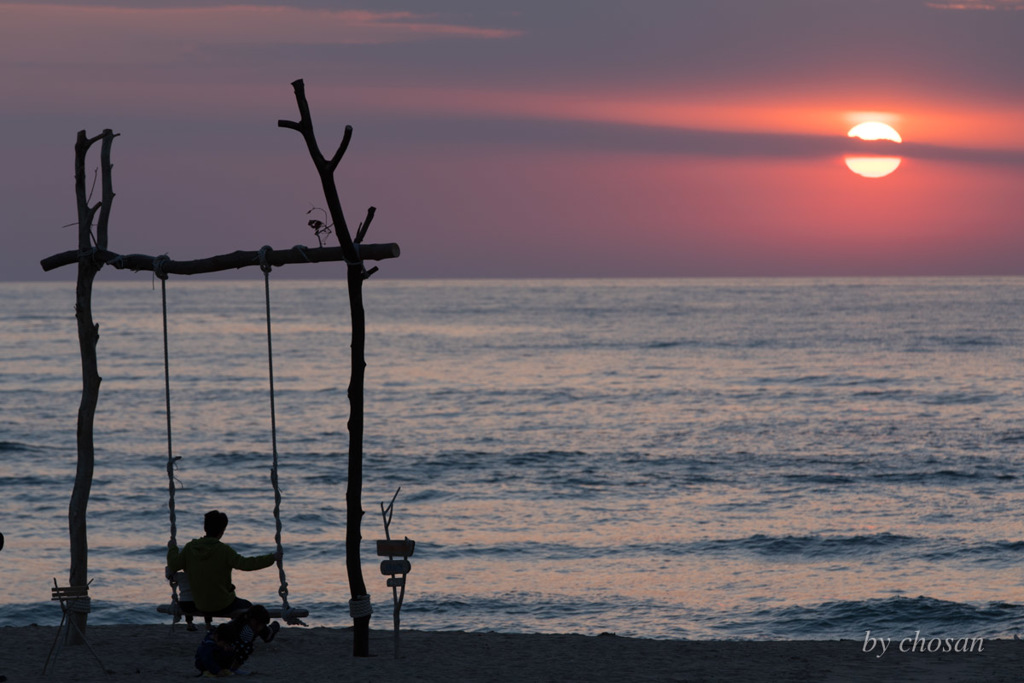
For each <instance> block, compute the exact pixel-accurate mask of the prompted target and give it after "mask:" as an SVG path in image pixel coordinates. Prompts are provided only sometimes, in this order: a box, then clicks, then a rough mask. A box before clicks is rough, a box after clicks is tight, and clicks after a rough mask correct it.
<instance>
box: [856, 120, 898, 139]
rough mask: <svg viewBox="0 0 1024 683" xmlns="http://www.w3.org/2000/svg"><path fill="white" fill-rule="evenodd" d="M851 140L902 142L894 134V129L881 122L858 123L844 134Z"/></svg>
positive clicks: (895, 133)
mask: <svg viewBox="0 0 1024 683" xmlns="http://www.w3.org/2000/svg"><path fill="white" fill-rule="evenodd" d="M846 135H847V136H848V137H851V138H860V139H861V140H891V141H892V142H903V138H901V137H900V134H899V133H897V132H896V129H895V128H893V127H892V126H890V125H889V124H888V123H882V122H881V121H865V122H864V123H858V124H857V125H856V126H854V127H853V128H851V129H850V132H848V133H847V134H846Z"/></svg>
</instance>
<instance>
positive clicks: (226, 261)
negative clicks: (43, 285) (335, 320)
mask: <svg viewBox="0 0 1024 683" xmlns="http://www.w3.org/2000/svg"><path fill="white" fill-rule="evenodd" d="M81 254H82V252H79V251H65V252H62V253H60V254H54V255H53V256H48V257H46V258H44V259H43V260H42V261H40V265H42V267H43V270H45V271H50V270H54V269H55V268H60V267H61V266H67V265H70V264H72V263H78V261H79V257H80V256H81ZM86 254H87V255H88V254H91V255H92V258H93V260H95V261H96V263H98V264H99V265H101V266H102V265H109V266H112V267H114V268H117V269H119V270H135V271H137V270H154V264H155V263H157V262H158V261H159V263H160V266H159V267H160V270H162V271H163V272H164V273H167V274H169V275H199V274H200V273H215V272H218V271H222V270H232V269H238V268H245V267H247V266H258V265H260V252H259V251H233V252H231V253H230V254H220V255H218V256H210V257H208V258H202V259H195V260H191V261H174V260H171V259H167V258H165V257H163V256H147V255H145V254H116V253H114V252H112V251H108V250H106V249H93V248H91V247H90V248H88V249H87V250H86ZM399 254H400V250H399V248H398V245H397V244H361V245H359V258H361V259H364V260H370V261H383V260H385V259H391V258H398V256H399ZM344 260H346V259H345V254H344V253H343V251H342V249H341V247H317V248H308V249H307V248H305V247H292V248H291V249H281V250H270V249H268V250H267V261H268V263H270V265H272V266H284V265H288V264H295V263H323V262H328V261H344Z"/></svg>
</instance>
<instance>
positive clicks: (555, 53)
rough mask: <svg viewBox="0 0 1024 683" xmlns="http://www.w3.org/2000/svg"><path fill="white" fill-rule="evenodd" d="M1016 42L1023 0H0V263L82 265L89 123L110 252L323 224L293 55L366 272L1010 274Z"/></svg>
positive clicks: (280, 241)
mask: <svg viewBox="0 0 1024 683" xmlns="http://www.w3.org/2000/svg"><path fill="white" fill-rule="evenodd" d="M1022 65H1024V0H662V1H647V0H621V1H618V0H616V1H612V0H593V1H591V2H581V1H575V2H568V1H560V0H523V1H521V2H480V1H479V0H416V1H413V0H373V1H368V2H363V3H355V2H338V1H336V0H302V1H293V2H287V1H284V0H277V1H267V2H252V1H249V2H246V1H245V0H238V1H237V2H233V3H230V4H219V3H216V2H204V1H203V2H201V1H199V0H193V1H191V2H158V1H152V2H143V1H136V0H120V1H112V2H105V3H100V2H91V1H85V0H77V1H76V0H72V1H69V2H65V3H61V4H51V3H48V2H39V1H37V0H32V1H31V2H29V1H25V2H3V1H2V0H0V93H2V95H0V97H2V98H3V106H2V107H0V154H2V160H3V165H2V170H0V225H2V230H3V236H4V241H5V246H4V248H3V249H2V250H0V259H2V261H0V262H2V270H0V279H4V280H60V279H72V278H73V277H74V268H73V267H69V268H64V269H62V270H61V271H59V272H54V273H44V272H43V271H42V270H41V268H40V267H39V260H40V259H41V258H43V257H45V256H48V255H50V254H53V253H55V252H60V251H65V250H67V249H72V248H74V247H75V246H76V244H77V235H76V231H75V228H73V227H70V228H68V227H62V226H64V225H66V224H68V223H71V222H73V221H74V220H75V197H74V186H73V165H74V142H75V136H76V133H77V131H79V130H81V129H85V130H86V131H87V132H88V133H89V134H91V135H94V134H98V133H100V132H101V131H102V129H103V128H112V129H113V130H114V131H115V132H116V133H119V134H120V137H119V138H117V140H116V141H115V143H114V148H113V160H114V178H113V181H114V189H115V192H116V193H117V197H116V199H115V201H114V205H113V213H112V217H111V224H110V248H111V249H112V250H113V251H117V252H122V253H132V252H141V253H148V254H153V255H157V254H161V253H167V254H169V255H170V256H171V257H172V258H175V259H191V258H200V257H205V256H212V255H214V254H220V253H226V252H230V251H234V250H236V249H257V248H259V247H260V246H261V245H263V244H270V245H271V246H274V247H277V248H287V247H291V246H293V245H295V244H306V245H315V244H316V238H315V236H314V235H313V233H312V231H311V230H310V229H309V228H308V227H307V226H306V221H307V220H308V219H309V218H310V216H307V213H306V212H307V211H308V210H309V209H310V208H311V207H319V206H324V201H323V196H322V193H321V190H320V186H319V182H318V180H317V177H316V175H315V173H314V171H313V167H312V163H311V162H310V160H309V157H308V154H307V152H306V149H305V146H304V143H303V141H302V139H301V137H300V136H299V134H298V133H296V132H295V131H291V130H287V129H282V128H278V127H277V121H278V120H279V119H293V120H294V119H297V118H298V113H297V110H296V105H295V98H294V95H293V91H292V87H291V85H290V83H291V82H292V81H293V80H295V79H298V78H302V79H304V81H305V83H306V91H307V95H308V98H309V102H310V107H311V111H312V117H313V122H314V126H315V128H316V132H317V135H318V137H319V140H320V144H321V147H322V148H323V149H324V150H325V152H327V153H328V154H329V153H330V152H332V151H333V150H334V149H335V148H336V146H337V144H338V142H339V141H340V140H341V136H342V133H343V131H344V127H345V125H346V124H350V125H352V126H353V128H354V135H353V140H352V144H351V146H350V147H349V151H348V153H347V155H346V156H345V159H344V160H343V161H342V163H341V166H340V167H339V169H338V173H337V175H336V177H337V180H338V186H339V189H340V191H341V196H342V201H343V203H344V206H345V210H346V216H347V218H348V220H349V222H350V224H352V225H353V226H354V225H355V224H356V223H358V221H359V220H361V219H362V217H363V216H364V214H365V212H366V208H367V207H368V206H370V205H374V206H376V207H377V216H376V218H375V220H374V224H373V227H372V229H371V230H370V234H369V236H368V237H367V240H366V241H367V242H397V243H399V244H400V245H401V247H402V256H401V258H399V259H398V260H395V261H390V262H387V263H385V264H382V273H381V275H382V276H384V277H579V276H586V277H606V276H607V277H613V276H614V277H623V276H629V277H634V276H636V277H649V276H656V277H691V276H828V275H838V276H847V275H851V276H859V275H989V274H991V275H1011V274H1024V75H1022V73H1024V72H1022ZM868 120H876V121H882V122H885V123H888V124H890V125H891V126H893V127H894V128H895V129H896V130H898V131H899V133H900V135H901V137H902V139H903V142H902V143H901V144H900V145H899V146H898V147H896V148H895V151H893V148H894V147H895V143H874V144H873V145H872V144H870V143H860V144H859V145H854V144H853V142H854V141H851V140H850V139H849V138H847V137H846V133H847V131H848V130H849V129H850V128H851V127H852V126H853V125H854V124H856V123H860V122H862V121H868ZM865 148H867V150H866V152H865ZM98 151H99V150H98V145H97V148H96V149H95V152H94V156H92V157H90V161H89V164H88V168H89V169H90V173H91V172H92V169H95V168H97V167H98V165H99V161H98V159H99V157H98ZM864 153H868V154H874V153H885V154H896V155H898V156H899V157H900V159H901V162H900V165H899V167H898V168H897V170H896V171H895V172H893V173H892V174H891V175H888V176H886V177H884V178H864V177H861V176H859V175H857V174H855V173H853V172H852V171H851V170H849V169H848V168H847V165H846V163H845V162H844V157H845V156H848V155H851V154H864ZM96 196H97V197H98V196H99V191H98V190H97V192H96ZM332 244H334V242H332ZM338 269H339V266H337V265H336V264H331V265H321V266H315V267H308V268H307V267H305V266H289V267H287V268H285V269H284V271H285V272H287V274H288V276H291V277H324V276H334V275H336V274H339V273H338ZM112 273H113V271H112V269H110V270H109V272H108V269H105V270H104V272H103V273H102V274H101V276H100V277H101V278H109V277H119V278H123V277H126V275H123V274H122V275H117V274H112ZM235 276H236V277H237V276H239V275H238V274H236V275H235ZM132 277H143V276H140V275H135V276H132ZM378 277H379V276H378Z"/></svg>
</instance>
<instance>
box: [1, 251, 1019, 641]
mask: <svg viewBox="0 0 1024 683" xmlns="http://www.w3.org/2000/svg"><path fill="white" fill-rule="evenodd" d="M111 275H114V277H110V276H111ZM364 293H365V302H366V316H367V344H366V361H367V368H366V391H365V400H366V427H365V428H366V434H365V440H364V444H365V462H364V482H363V507H364V509H365V511H366V514H365V516H364V518H363V523H362V533H363V538H364V542H363V544H362V556H363V564H362V567H363V574H364V577H365V579H366V583H367V586H368V590H369V592H370V593H371V594H372V597H373V604H374V618H373V621H372V622H371V626H372V627H374V628H390V627H391V624H392V593H391V589H389V588H387V587H386V585H385V579H386V577H384V576H382V575H381V573H380V571H379V568H378V563H379V561H380V559H381V558H378V557H377V556H376V554H375V547H374V543H373V541H374V540H376V539H379V538H383V537H384V527H383V523H382V515H381V503H382V502H383V503H387V502H388V501H390V500H391V499H392V497H393V496H395V493H396V491H399V489H400V491H399V492H398V495H397V498H396V499H395V506H394V516H393V519H392V521H391V527H390V532H391V535H392V536H394V537H398V538H402V537H408V538H411V539H413V540H415V541H416V552H415V554H414V556H413V557H412V558H411V559H410V561H411V563H412V569H411V572H410V573H409V576H408V582H407V592H406V596H405V602H404V605H403V607H402V611H401V615H402V627H403V628H416V629H423V630H463V631H500V632H521V633H533V632H540V633H583V634H600V633H605V632H610V633H616V634H618V635H620V636H639V637H649V638H662V639H665V638H676V639H684V638H685V639H725V638H728V639H834V638H852V639H864V638H865V634H866V632H867V631H871V632H872V634H873V635H879V634H880V635H889V636H892V637H902V636H912V635H914V633H915V632H920V633H921V635H922V637H925V636H926V637H943V638H945V637H952V638H959V637H966V636H971V637H987V638H991V637H1012V636H1013V635H1016V634H1017V633H1019V632H1020V630H1021V628H1022V625H1024V607H1022V604H1024V594H1022V580H1021V575H1022V567H1021V560H1022V558H1024V526H1022V520H1021V510H1022V509H1024V471H1022V464H1024V458H1022V446H1024V419H1022V418H1024V354H1022V350H1024V316H1022V313H1024V278H976V279H972V278H949V279H910V278H908V279H680V280H643V279H637V280H515V281H511V280H397V281H396V280H387V279H385V278H383V277H381V276H379V275H378V276H376V277H374V278H371V279H370V280H369V281H367V282H366V284H365V289H364ZM263 296H264V289H263V280H262V276H261V275H260V274H259V273H258V272H257V273H256V274H255V276H254V277H252V278H249V279H246V280H244V281H243V280H233V281H225V280H209V279H207V280H200V279H189V278H173V277H172V279H171V280H169V282H168V292H167V297H168V309H169V313H168V315H169V329H170V331H169V344H170V351H169V356H170V373H171V401H172V410H171V414H172V428H173V454H174V455H175V456H180V458H181V459H180V461H179V462H178V467H177V470H176V477H177V482H178V484H177V486H178V489H177V490H176V494H175V501H176V510H177V528H178V534H177V540H178V542H179V543H180V544H183V543H185V542H186V541H188V540H189V539H191V538H193V537H197V536H201V535H202V518H203V514H204V513H205V512H206V511H207V510H210V509H214V508H216V509H219V510H223V511H225V512H227V513H228V515H229V517H230V520H231V522H230V525H229V527H228V530H227V533H226V534H225V537H224V540H225V541H226V542H228V543H230V544H232V545H233V546H234V547H235V548H236V549H237V550H239V551H240V552H242V553H243V554H257V553H265V552H270V551H271V550H272V549H273V547H274V518H273V506H274V496H273V490H272V486H271V483H270V477H269V470H270V466H271V460H272V448H271V434H270V401H269V389H268V374H267V370H268V364H267V360H268V359H267V339H266V322H265V318H264V312H265V309H264V306H265V304H264V299H263ZM271 297H272V302H271V307H272V311H273V313H272V316H273V330H274V337H273V349H274V358H273V362H274V382H275V390H276V391H275V406H276V422H277V443H278V452H279V458H280V485H281V488H282V496H283V497H282V503H281V517H282V525H283V534H282V541H283V545H284V548H285V562H284V566H285V570H286V572H287V581H288V585H289V601H290V603H291V605H292V606H296V607H302V608H306V609H308V610H309V611H310V617H309V618H308V619H306V622H307V623H308V624H310V625H317V626H345V625H348V624H350V623H351V620H350V618H349V616H348V607H347V601H348V598H349V589H348V583H347V578H346V572H345V552H344V537H345V488H346V480H347V452H348V433H347V431H346V420H347V419H348V411H349V407H348V400H347V395H346V391H347V386H348V381H349V345H350V336H349V314H348V298H347V293H346V290H345V283H344V281H343V280H338V281H315V282H314V281H295V280H284V279H280V278H279V277H277V273H275V274H272V275H271ZM160 299H161V296H160V287H159V283H158V282H157V283H156V285H155V286H154V283H153V281H152V278H151V277H149V276H147V275H141V274H136V275H131V276H129V275H127V274H123V273H122V274H110V273H108V272H107V271H104V272H103V273H101V274H100V276H99V277H98V280H97V284H96V288H95V291H94V297H93V309H94V316H95V319H96V322H97V323H98V324H99V326H100V340H99V346H98V356H99V367H100V375H101V376H102V377H103V383H102V386H101V389H100V402H99V409H98V413H97V417H96V435H95V443H96V466H95V475H94V481H93V486H92V492H91V497H90V501H89V508H88V525H89V526H88V534H89V576H90V577H91V578H92V579H93V582H92V586H91V590H90V593H91V595H92V613H91V615H90V617H89V620H90V621H89V623H90V624H113V623H140V624H142V623H146V624H149V623H168V624H169V623H170V618H169V617H166V616H164V615H162V614H159V613H157V611H156V607H157V605H161V604H168V603H169V602H170V595H171V593H170V588H169V586H168V584H167V582H166V580H165V578H164V556H165V552H166V546H167V542H168V539H169V533H170V526H169V513H168V481H167V475H166V463H167V457H168V446H167V433H166V415H165V407H164V374H163V373H164V370H163V346H162V327H161V325H162V323H161V304H160ZM0 302H2V303H0V492H2V496H0V532H2V533H3V534H4V535H5V537H6V546H5V547H4V548H3V551H2V552H0V572H2V574H3V580H2V581H0V625H15V626H22V625H28V624H43V625H47V624H51V625H52V624H56V623H57V622H58V621H59V620H60V609H59V607H58V606H57V604H56V603H52V602H50V600H49V588H50V587H51V586H52V584H53V578H54V577H56V578H57V580H58V581H59V582H60V583H62V584H64V583H66V580H67V574H68V569H69V542H68V532H67V511H68V503H69V498H70V494H71V489H72V484H73V481H74V475H75V464H76V446H75V425H76V416H77V410H78V402H79V400H80V397H81V366H80V360H79V349H78V339H77V332H76V325H75V318H74V284H73V283H72V282H47V283H3V284H0ZM235 583H236V585H237V589H238V593H239V595H241V596H242V597H245V598H248V599H250V600H253V601H255V602H261V603H263V604H267V605H270V606H274V605H278V604H279V603H280V599H279V598H278V593H277V591H278V587H279V577H278V574H277V572H276V571H275V570H273V569H268V570H264V571H259V572H248V573H243V572H235Z"/></svg>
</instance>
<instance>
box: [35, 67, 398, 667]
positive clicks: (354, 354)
mask: <svg viewBox="0 0 1024 683" xmlns="http://www.w3.org/2000/svg"><path fill="white" fill-rule="evenodd" d="M292 88H293V90H294V93H295V99H296V104H297V105H298V109H299V115H300V119H299V121H288V120H280V121H278V126H279V127H281V128H289V129H292V130H295V131H298V132H299V133H300V134H301V135H302V137H303V140H304V141H305V143H306V147H307V150H308V152H309V155H310V158H311V159H312V161H313V164H314V166H315V167H316V170H317V173H318V175H319V177H320V181H321V186H322V188H323V192H324V197H325V200H326V202H327V210H328V213H329V215H330V218H331V221H332V223H333V226H334V232H335V235H337V238H338V242H339V247H336V248H323V247H321V248H319V249H314V248H309V249H306V248H303V247H294V248H292V249H286V250H280V251H275V250H268V251H267V252H266V254H265V259H266V262H267V263H269V264H270V265H272V266H277V265H285V264H291V263H306V262H310V263H316V262H321V261H344V262H345V264H346V272H347V282H348V295H349V308H350V312H351V316H352V339H351V345H350V348H351V360H352V362H351V376H350V380H349V387H348V398H349V404H350V408H351V412H350V416H349V420H348V431H349V460H348V488H347V491H346V503H347V513H346V534H345V557H346V562H345V564H346V569H347V574H348V579H349V588H350V591H351V594H352V599H351V600H350V602H349V606H350V613H351V615H352V618H353V626H354V638H353V655H354V656H357V657H367V656H369V624H370V613H371V612H372V609H370V608H369V595H368V594H367V592H366V585H365V582H364V580H363V575H362V568H361V566H360V561H359V559H360V551H359V543H360V540H361V533H360V521H361V519H362V516H363V514H364V513H363V510H362V460H363V457H362V456H363V386H364V376H365V367H366V361H365V343H366V322H365V311H364V308H363V298H362V283H363V281H364V280H365V279H366V278H368V277H370V276H371V275H372V274H373V273H374V272H376V270H377V267H376V266H374V267H372V268H370V269H369V270H368V269H366V267H365V266H364V261H366V260H384V259H389V258H397V257H398V256H399V254H400V250H399V247H398V245H397V244H393V243H392V244H377V245H374V244H362V241H363V238H364V237H365V236H366V232H367V230H368V229H369V227H370V223H371V221H372V220H373V216H374V213H375V208H374V207H370V208H369V209H368V210H367V214H366V218H365V220H364V221H363V222H362V223H361V224H360V225H359V227H358V229H357V231H356V234H355V236H354V237H353V236H352V235H351V234H350V233H349V229H348V224H347V223H346V221H345V215H344V212H343V211H342V206H341V200H340V198H339V195H338V189H337V185H336V183H335V179H334V171H335V169H336V168H337V166H338V164H339V163H340V161H341V159H342V157H343V156H344V154H345V151H346V150H347V149H348V145H349V142H350V141H351V138H352V127H351V126H346V127H345V134H344V136H343V138H342V141H341V144H340V145H339V146H338V149H337V151H336V152H335V153H334V155H333V156H332V157H331V158H330V159H327V158H325V157H324V156H323V154H322V153H321V152H320V148H319V145H318V143H317V140H316V135H315V133H314V131H313V123H312V119H311V116H310V112H309V104H308V102H307V100H306V94H305V85H304V83H303V81H302V80H301V79H300V80H296V81H294V82H292ZM115 137H117V135H116V134H115V133H114V132H113V131H112V130H110V129H105V130H104V131H103V132H102V133H101V134H100V135H97V136H95V137H91V138H90V137H88V136H87V135H86V133H85V131H79V133H78V138H77V140H76V143H75V192H76V197H77V206H78V248H77V249H76V250H73V251H65V252H61V253H58V254H54V255H53V256H50V257H47V258H45V259H43V260H42V261H41V265H42V267H43V270H44V271H50V270H53V269H55V268H59V267H62V266H65V265H71V264H73V263H77V264H78V280H77V285H76V303H75V317H76V319H77V321H78V338H79V346H80V349H81V357H82V384H83V388H82V401H81V403H80V405H79V411H78V427H77V445H78V464H77V469H76V474H75V484H74V488H73V490H72V494H71V502H70V503H69V506H68V533H69V537H70V545H71V566H70V570H69V580H68V583H69V586H71V587H76V586H87V585H88V583H89V581H88V537H87V530H86V510H87V507H88V500H89V493H90V490H91V487H92V476H93V468H94V462H95V447H94V431H93V429H94V422H95V414H96V406H97V403H98V400H99V386H100V382H101V381H102V380H101V378H100V376H99V372H98V366H97V356H96V346H97V343H98V340H99V325H97V324H96V323H95V322H94V320H93V317H92V286H93V281H94V280H95V277H96V274H97V273H98V272H99V271H100V269H101V268H102V267H103V266H104V265H110V266H112V267H114V268H118V269H125V268H127V269H130V270H134V271H140V270H148V271H154V272H158V271H162V272H163V273H165V274H181V275H195V274H199V273H212V272H217V271H224V270H230V269H237V268H244V267H248V266H254V265H260V258H259V255H260V252H259V251H235V252H232V253H230V254H221V255H218V256H213V257H209V258H204V259H198V260H192V261H173V260H170V259H168V258H166V257H165V256H158V257H152V256H146V255H141V254H118V253H116V252H113V251H111V250H110V249H109V248H108V240H107V233H108V229H107V228H108V223H109V218H110V209H111V205H112V203H113V200H114V191H113V183H112V180H111V170H112V165H111V163H110V149H111V146H112V144H113V140H114V138H115ZM96 142H101V152H100V155H101V162H100V168H101V176H102V197H101V199H100V201H99V202H97V203H95V204H93V205H90V204H89V201H90V197H89V194H88V193H87V191H86V174H85V158H86V155H87V153H88V151H89V148H90V147H91V146H92V145H93V144H95V143H96ZM97 214H98V219H97V220H96V234H95V237H94V236H93V234H92V226H93V221H94V219H96V218H97ZM68 618H69V619H73V620H74V628H73V629H71V631H72V632H74V633H76V634H78V636H79V638H78V639H77V640H75V641H71V642H75V643H78V644H80V643H81V642H82V641H84V634H85V629H86V623H87V614H86V613H79V612H74V613H72V614H70V615H69V617H68Z"/></svg>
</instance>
